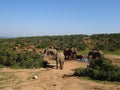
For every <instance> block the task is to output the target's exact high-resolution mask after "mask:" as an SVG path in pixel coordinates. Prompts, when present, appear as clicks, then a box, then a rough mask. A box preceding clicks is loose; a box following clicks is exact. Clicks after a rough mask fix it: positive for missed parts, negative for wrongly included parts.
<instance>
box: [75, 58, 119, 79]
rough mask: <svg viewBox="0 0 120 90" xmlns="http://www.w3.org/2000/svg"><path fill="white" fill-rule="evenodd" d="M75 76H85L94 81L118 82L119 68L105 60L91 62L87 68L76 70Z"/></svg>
mask: <svg viewBox="0 0 120 90" xmlns="http://www.w3.org/2000/svg"><path fill="white" fill-rule="evenodd" d="M74 75H76V76H87V77H90V78H91V79H95V80H104V81H120V67H118V66H115V65H113V64H112V63H111V62H110V61H109V60H107V59H105V58H101V59H96V60H91V61H90V65H89V66H88V67H87V68H85V69H84V68H82V69H81V68H80V69H77V70H76V71H75V73H74Z"/></svg>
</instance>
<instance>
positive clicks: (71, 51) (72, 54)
mask: <svg viewBox="0 0 120 90" xmlns="http://www.w3.org/2000/svg"><path fill="white" fill-rule="evenodd" d="M76 53H77V49H76V48H66V49H65V50H64V55H65V59H68V60H69V59H75V58H76Z"/></svg>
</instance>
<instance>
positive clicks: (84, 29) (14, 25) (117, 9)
mask: <svg viewBox="0 0 120 90" xmlns="http://www.w3.org/2000/svg"><path fill="white" fill-rule="evenodd" d="M102 33H120V0H0V36H7V37H26V36H44V35H71V34H87V35H91V34H102Z"/></svg>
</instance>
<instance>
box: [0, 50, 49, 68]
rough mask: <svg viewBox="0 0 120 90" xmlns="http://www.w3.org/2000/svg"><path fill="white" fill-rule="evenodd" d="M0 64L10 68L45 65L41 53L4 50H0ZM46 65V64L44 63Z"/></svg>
mask: <svg viewBox="0 0 120 90" xmlns="http://www.w3.org/2000/svg"><path fill="white" fill-rule="evenodd" d="M0 64H1V66H7V67H12V68H40V67H43V66H44V67H45V65H44V60H43V55H42V54H36V53H34V52H23V53H20V54H17V53H16V52H12V51H8V50H4V51H0ZM46 66H47V64H46Z"/></svg>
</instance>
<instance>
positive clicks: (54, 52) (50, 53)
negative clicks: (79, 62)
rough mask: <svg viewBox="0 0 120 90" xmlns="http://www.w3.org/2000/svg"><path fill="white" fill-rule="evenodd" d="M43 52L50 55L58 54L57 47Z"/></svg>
mask: <svg viewBox="0 0 120 90" xmlns="http://www.w3.org/2000/svg"><path fill="white" fill-rule="evenodd" d="M43 53H44V54H46V55H48V56H50V55H53V56H55V55H56V54H57V50H56V49H45V50H44V52H43Z"/></svg>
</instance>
